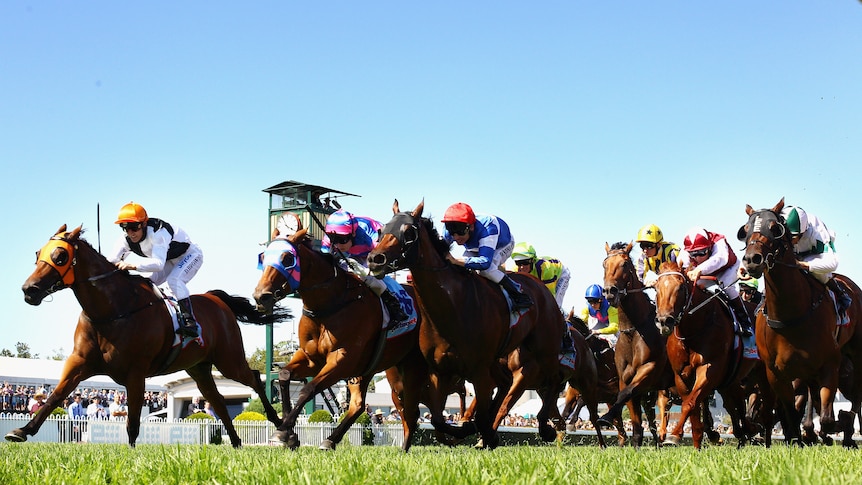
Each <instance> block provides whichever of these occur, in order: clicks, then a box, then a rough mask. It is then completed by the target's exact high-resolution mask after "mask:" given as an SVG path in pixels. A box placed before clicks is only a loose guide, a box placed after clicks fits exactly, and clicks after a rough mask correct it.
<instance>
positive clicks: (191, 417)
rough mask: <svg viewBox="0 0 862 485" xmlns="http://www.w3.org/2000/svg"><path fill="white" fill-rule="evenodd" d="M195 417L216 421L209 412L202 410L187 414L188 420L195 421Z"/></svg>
mask: <svg viewBox="0 0 862 485" xmlns="http://www.w3.org/2000/svg"><path fill="white" fill-rule="evenodd" d="M195 419H202V420H205V421H206V420H211V421H215V418H214V417H212V416H210V415H209V414H207V413H205V412H200V411H199V412H197V413H194V414H189V415H188V416H186V420H188V421H194V420H195Z"/></svg>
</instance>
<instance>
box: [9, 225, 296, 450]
mask: <svg viewBox="0 0 862 485" xmlns="http://www.w3.org/2000/svg"><path fill="white" fill-rule="evenodd" d="M82 232H83V231H82V230H81V227H80V226H79V227H78V228H76V229H74V230H72V231H69V232H67V231H66V226H65V225H63V226H62V227H60V229H59V230H58V231H57V233H56V234H55V235H54V236H53V237H52V238H51V239H50V240H49V241H48V244H46V245H45V246H44V247H42V249H41V250H40V251H39V254H38V259H37V262H36V269H35V270H34V271H33V274H31V275H30V277H29V278H27V281H25V282H24V286H23V288H22V289H23V291H24V301H26V302H27V303H29V304H31V305H39V304H40V303H41V302H42V300H43V299H44V298H45V297H46V296H48V295H49V294H51V293H53V292H55V291H58V290H61V289H63V288H72V291H73V292H75V297H76V298H77V299H78V303H80V304H81V308H82V309H83V311H82V312H81V314H80V316H79V317H78V327H77V329H76V330H75V347H74V349H73V350H72V354H71V355H70V356H69V357H68V359H66V365H65V367H64V368H63V374H62V375H61V377H60V382H59V383H58V384H57V387H56V388H55V389H54V392H52V393H51V396H50V397H49V398H48V400H47V401H46V402H45V406H44V407H42V408H41V409H40V410H39V412H38V413H36V415H35V416H33V419H31V420H30V422H29V423H27V424H26V425H25V426H24V427H23V428H21V429H16V430H13V431H11V432H10V433H9V434H7V435H6V439H7V440H9V441H25V440H26V439H27V436H28V435H31V436H32V435H34V434H36V433H37V432H38V431H39V427H40V426H42V423H43V422H44V421H45V418H47V417H48V415H50V414H51V411H53V410H54V408H56V407H57V406H59V405H61V404H62V402H63V399H64V398H65V397H66V396H68V395H69V394H70V393H71V392H72V391H73V390H74V389H75V388H76V387H77V386H78V384H79V383H80V382H81V381H82V380H84V379H87V378H89V377H91V376H94V375H107V376H109V377H111V379H113V380H114V381H115V382H117V383H118V384H122V385H124V386H125V387H126V394H127V396H128V408H129V415H128V419H127V421H126V431H127V432H128V435H129V444H130V445H131V446H134V445H135V441H136V440H137V438H138V434H139V432H140V426H141V408H142V407H143V404H144V379H145V378H146V377H149V376H154V375H160V374H169V373H171V372H176V371H178V370H181V369H185V371H186V372H188V374H189V375H190V376H191V377H192V378H193V379H194V380H195V382H197V385H198V389H200V391H201V394H202V395H203V396H204V398H205V399H206V400H207V401H209V402H210V403H211V404H212V407H213V410H214V411H215V413H216V414H217V415H218V416H219V417H221V418H222V423H223V424H224V427H225V429H226V430H227V432H228V435H229V436H230V441H231V444H232V445H233V446H234V447H239V446H240V438H239V436H238V435H237V433H236V430H235V429H234V426H233V422H232V421H231V420H230V419H229V414H228V411H227V405H226V403H225V400H224V397H223V396H222V395H221V394H219V392H218V389H217V388H216V385H215V382H214V381H213V376H212V367H213V366H215V367H216V368H217V369H218V370H219V371H221V373H222V374H223V375H224V376H225V377H227V378H229V379H233V380H235V381H237V382H240V383H242V384H245V385H247V386H249V387H251V388H252V389H254V391H255V392H256V393H257V394H258V395H259V396H265V395H266V394H265V391H264V386H263V383H262V382H261V380H260V373H259V372H258V371H255V370H252V369H250V368H249V366H248V361H247V360H246V357H245V350H244V349H243V345H242V335H241V334H240V331H239V326H238V325H237V319H238V318H239V319H240V320H241V321H243V322H250V323H255V324H270V323H273V322H276V321H281V320H284V319H286V318H287V317H288V316H289V314H287V313H286V312H283V311H282V312H278V313H276V314H274V315H270V316H265V315H263V314H261V313H258V312H257V311H256V310H255V308H254V306H252V305H251V303H249V302H248V300H246V299H244V298H240V297H235V296H229V295H227V294H226V293H225V292H223V291H220V290H214V291H210V292H208V293H206V294H203V295H193V296H192V301H193V302H194V309H195V316H196V318H197V321H198V323H199V324H200V327H201V335H200V338H201V340H202V341H203V343H202V344H201V343H200V340H197V339H196V340H192V341H191V342H188V341H187V342H183V343H185V344H186V345H184V346H182V348H181V350H179V349H180V347H179V346H178V345H179V342H175V339H176V338H177V336H176V334H175V333H174V329H173V321H172V316H171V311H169V309H168V305H170V304H166V301H165V300H164V297H163V296H161V295H160V294H159V293H157V292H156V291H155V289H154V288H153V285H152V282H151V281H150V280H148V279H146V278H144V277H142V276H138V275H132V274H129V273H128V272H127V271H121V270H118V269H117V268H116V266H114V265H113V264H112V263H110V262H109V261H108V260H107V259H106V258H105V257H104V256H102V255H101V254H99V253H98V252H97V251H96V250H95V249H93V247H92V246H91V245H90V244H89V243H88V242H87V241H85V240H84V239H81V238H80V236H81V233H82ZM177 352H178V353H177ZM263 406H264V408H265V409H266V415H267V417H268V418H269V420H270V421H272V422H273V423H274V424H276V425H277V424H279V423H280V420H279V418H278V414H277V413H276V412H275V410H274V409H273V408H272V405H271V404H270V403H269V401H267V400H266V399H263Z"/></svg>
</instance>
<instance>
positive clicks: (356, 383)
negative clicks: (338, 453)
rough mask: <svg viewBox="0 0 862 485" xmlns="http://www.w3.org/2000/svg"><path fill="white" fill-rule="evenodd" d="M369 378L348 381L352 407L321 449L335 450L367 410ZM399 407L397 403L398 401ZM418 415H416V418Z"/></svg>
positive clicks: (356, 378) (325, 440) (322, 443)
mask: <svg viewBox="0 0 862 485" xmlns="http://www.w3.org/2000/svg"><path fill="white" fill-rule="evenodd" d="M369 382H370V380H369V379H363V378H361V377H355V378H352V379H350V380H348V381H347V388H348V389H349V391H350V407H348V408H347V413H346V414H345V415H344V417H343V418H342V419H341V422H340V423H338V426H336V427H335V429H334V430H332V433H331V434H330V435H329V436H328V437H327V438H326V439H324V440H323V441H322V442H321V443H320V447H319V449H321V450H334V449H335V447H336V446H337V445H338V443H341V440H342V439H343V438H344V434H345V433H347V431H348V430H349V429H350V427H351V426H353V423H355V422H356V420H357V419H359V415H360V413H364V412H365V396H366V393H367V392H368V384H369ZM396 407H397V403H396ZM415 417H416V416H414V418H415ZM402 419H405V418H403V416H402Z"/></svg>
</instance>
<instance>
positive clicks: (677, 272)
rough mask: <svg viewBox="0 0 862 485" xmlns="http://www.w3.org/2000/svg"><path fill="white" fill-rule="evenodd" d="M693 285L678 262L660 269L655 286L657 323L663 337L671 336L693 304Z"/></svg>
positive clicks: (670, 262)
mask: <svg viewBox="0 0 862 485" xmlns="http://www.w3.org/2000/svg"><path fill="white" fill-rule="evenodd" d="M692 286H693V284H692V283H691V282H690V281H689V280H688V278H687V277H686V276H685V273H684V272H683V271H682V269H681V268H680V267H679V265H678V264H677V263H676V262H672V261H668V262H665V263H662V264H661V266H660V267H659V272H658V279H657V280H656V283H655V285H654V286H653V287H654V288H655V292H656V293H655V305H656V315H655V319H656V323H657V324H658V325H659V328H660V330H661V333H662V335H665V336H667V335H670V333H671V332H673V329H674V327H675V326H676V325H677V324H679V322H680V320H682V316H683V315H684V314H685V312H686V311H687V310H688V307H689V305H690V304H691V295H692Z"/></svg>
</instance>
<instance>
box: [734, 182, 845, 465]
mask: <svg viewBox="0 0 862 485" xmlns="http://www.w3.org/2000/svg"><path fill="white" fill-rule="evenodd" d="M783 208H784V199H783V198H782V199H781V200H780V201H779V202H778V203H777V204H776V205H775V206H774V207H772V208H771V209H761V210H754V209H753V208H752V207H751V205H746V207H745V212H746V214H747V215H748V221H747V222H746V223H745V224H744V225H743V226H742V227H740V228H739V231H738V232H737V237H738V239H739V240H740V241H743V242H745V255H744V256H743V258H742V260H743V264H744V269H745V271H746V272H748V274H750V275H751V276H753V277H760V276H763V277H764V280H765V283H766V291H765V294H764V298H765V305H764V306H763V307H762V308H761V309H760V310H759V311H758V312H757V321H756V324H755V325H756V332H755V337H756V342H757V351H758V353H759V354H760V358H761V360H763V362H764V366H765V368H766V377H767V379H768V381H769V385H770V387H771V389H772V391H773V392H772V393H771V394H774V396H770V400H777V401H778V406H779V407H780V412H779V416H780V419H781V423H782V427H783V429H784V433H785V439H786V440H787V441H789V442H790V443H794V444H796V445H799V446H802V445H804V442H803V441H802V439H801V434H800V422H801V419H802V417H801V415H800V412H799V411H798V409H797V408H796V406H795V405H794V404H795V399H794V387H793V382H794V380H796V379H801V381H802V383H803V384H802V385H804V386H807V387H809V388H813V392H814V393H815V394H817V396H812V400H815V401H817V402H819V406H820V411H821V412H820V426H821V433H822V434H823V435H826V434H831V433H834V432H835V431H836V429H837V423H836V420H835V416H834V413H833V402H834V399H835V392H836V390H837V388H838V384H839V369H840V366H841V361H842V357H843V356H848V357H849V359H850V361H851V362H853V363H854V365H853V367H854V368H860V367H859V365H857V364H858V363H859V362H858V361H859V359H860V358H862V345H860V341H862V336H860V335H859V333H860V332H856V331H855V329H856V325H857V322H858V320H859V317H860V316H862V298H860V296H862V291H860V289H859V287H858V286H857V285H856V284H855V283H854V282H853V281H852V280H850V278H847V277H846V276H844V275H839V274H835V275H834V277H835V279H836V280H838V281H839V283H840V284H842V285H844V287H845V288H846V289H847V291H848V292H849V293H850V294H851V295H852V296H853V304H852V305H851V306H850V308H848V309H847V317H848V318H849V323H848V324H847V325H842V326H840V327H838V326H837V319H838V314H837V309H836V306H835V304H834V302H833V299H832V297H831V296H830V291H829V289H828V288H827V287H826V286H825V285H824V284H822V283H820V282H819V281H818V280H817V279H815V278H814V277H813V276H812V275H810V274H809V273H807V272H805V271H802V270H800V269H799V267H798V265H797V260H796V255H795V254H794V251H793V243H792V241H791V239H790V231H789V230H788V229H787V227H786V225H785V222H784V220H783V218H782V217H781V210H782V209H783ZM860 377H862V373H859V372H854V374H853V376H852V378H850V379H848V380H847V381H846V382H845V385H846V386H847V390H848V394H845V395H847V396H848V398H850V399H851V401H852V408H851V409H852V411H851V412H850V413H851V414H850V415H849V416H848V415H845V414H843V413H846V412H842V416H841V419H840V423H841V424H842V428H843V429H841V430H842V431H844V439H843V441H842V444H843V445H844V446H845V447H848V448H855V447H856V445H855V442H854V441H853V440H852V434H853V426H852V422H853V419H855V415H854V414H852V413H856V414H858V411H859V407H860V402H862V395H860V394H862V382H860ZM815 397H816V398H817V399H814V398H815ZM766 405H767V409H771V408H772V407H774V406H775V404H774V401H773V402H768V403H766ZM767 416H768V414H767ZM848 422H849V426H848V425H847V423H848ZM770 424H771V423H770ZM767 440H768V438H767ZM767 444H768V441H767Z"/></svg>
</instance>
